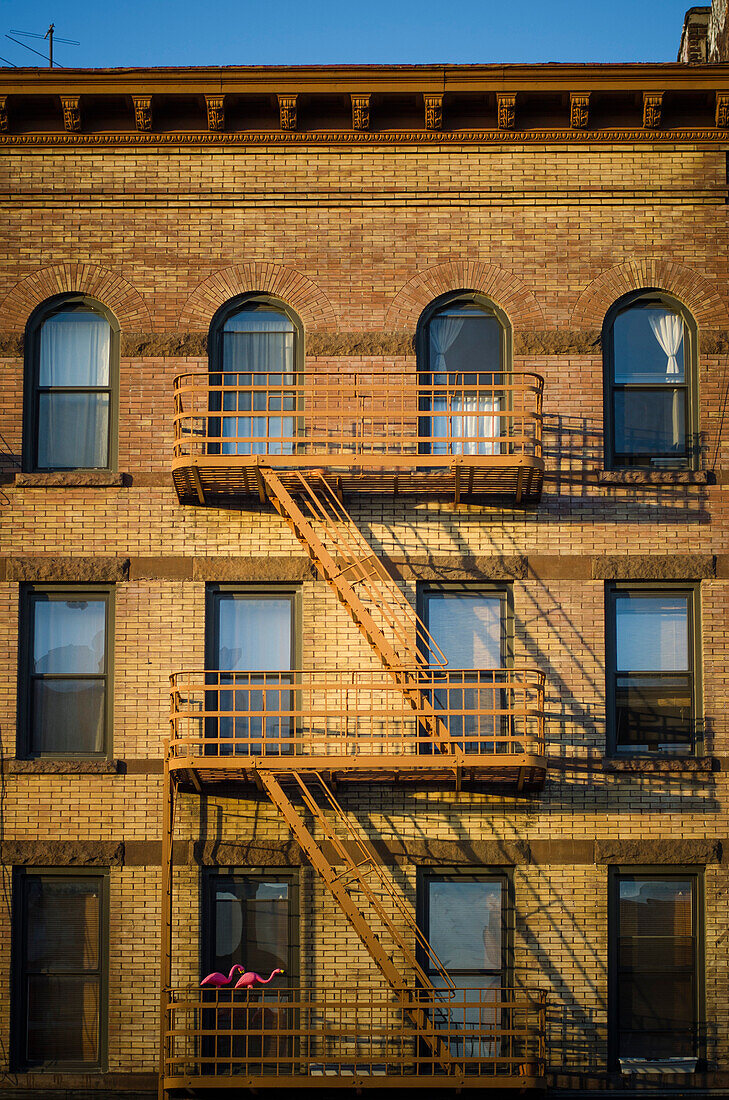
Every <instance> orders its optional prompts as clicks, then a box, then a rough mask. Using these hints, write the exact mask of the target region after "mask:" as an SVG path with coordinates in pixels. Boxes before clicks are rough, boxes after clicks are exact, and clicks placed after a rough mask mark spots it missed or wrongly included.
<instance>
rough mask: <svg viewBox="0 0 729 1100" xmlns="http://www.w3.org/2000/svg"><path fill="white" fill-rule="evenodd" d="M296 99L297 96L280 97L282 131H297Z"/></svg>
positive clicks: (279, 108)
mask: <svg viewBox="0 0 729 1100" xmlns="http://www.w3.org/2000/svg"><path fill="white" fill-rule="evenodd" d="M296 99H297V97H296V96H295V95H280V96H279V97H278V111H279V117H280V120H281V129H282V130H295V129H296V125H297V119H296Z"/></svg>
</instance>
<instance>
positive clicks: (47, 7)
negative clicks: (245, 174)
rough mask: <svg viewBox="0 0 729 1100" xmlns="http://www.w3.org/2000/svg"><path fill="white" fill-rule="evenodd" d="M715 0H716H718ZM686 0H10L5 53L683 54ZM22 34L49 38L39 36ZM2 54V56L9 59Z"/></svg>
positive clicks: (505, 58) (19, 60)
mask: <svg viewBox="0 0 729 1100" xmlns="http://www.w3.org/2000/svg"><path fill="white" fill-rule="evenodd" d="M707 2H708V0H707ZM689 6H690V4H689V3H687V2H686V0H609V2H603V0H579V2H578V0H459V2H458V3H457V4H456V3H454V2H453V0H450V2H448V0H446V2H444V0H367V2H362V0H360V3H358V4H354V3H352V0H347V2H343V0H339V2H338V0H277V3H276V5H275V6H274V5H273V4H263V3H261V2H260V0H203V2H202V3H201V2H200V0H116V2H114V0H0V55H2V56H3V57H4V58H6V59H8V60H10V61H12V62H15V64H19V65H28V64H30V65H34V64H36V63H37V64H39V65H42V64H43V62H42V60H41V58H39V57H38V58H36V57H35V55H34V54H32V53H29V52H28V51H27V50H24V49H23V48H22V47H20V46H18V45H16V44H15V43H13V42H10V41H8V39H7V38H5V37H3V36H4V35H5V34H6V33H8V31H10V30H12V29H14V28H18V29H20V30H24V31H35V32H38V33H41V34H43V33H44V32H45V31H46V29H47V27H48V24H49V23H50V22H54V23H55V25H56V31H55V33H56V35H58V36H60V37H63V38H73V39H77V40H78V41H80V43H81V45H80V46H64V45H61V44H59V45H58V46H57V49H56V52H55V56H56V59H57V60H58V61H59V62H60V63H61V64H62V65H64V66H66V67H75V66H80V67H86V66H92V67H101V68H106V67H114V66H135V65H142V66H144V65H304V64H334V63H337V62H344V63H347V62H349V63H353V64H372V63H377V62H383V63H387V64H397V63H404V64H411V63H418V64H421V63H429V62H462V63H474V62H487V63H493V62H496V63H500V62H515V61H521V62H537V61H590V62H595V61H675V60H676V51H677V49H678V43H679V39H680V36H681V27H682V25H683V17H684V13H685V11H686V9H687V8H688V7H689ZM22 41H24V42H26V43H27V44H28V45H30V46H32V47H34V48H39V49H43V47H44V43H43V42H40V41H37V40H34V39H32V38H24V39H22ZM0 64H1V63H0Z"/></svg>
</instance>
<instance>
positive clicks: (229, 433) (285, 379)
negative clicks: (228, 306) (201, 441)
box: [221, 310, 295, 455]
mask: <svg viewBox="0 0 729 1100" xmlns="http://www.w3.org/2000/svg"><path fill="white" fill-rule="evenodd" d="M223 374H224V376H225V377H224V378H223V386H225V385H232V386H236V385H240V386H249V385H250V386H254V387H256V386H257V387H260V389H259V390H257V391H256V390H254V391H253V393H252V394H249V393H237V392H236V391H235V390H227V391H226V390H225V389H224V390H223V394H222V411H223V412H235V413H237V414H238V415H236V416H224V417H223V418H222V421H221V435H222V437H223V439H225V440H229V442H225V443H223V444H222V446H221V453H222V454H239V455H250V454H274V455H281V454H292V453H293V446H294V444H293V436H294V431H295V418H294V417H293V416H283V415H271V414H272V413H274V414H275V413H279V414H282V413H284V412H285V411H287V410H290V409H293V407H294V404H295V395H294V393H293V391H292V390H291V388H290V387H292V386H293V384H294V381H295V376H294V327H293V325H292V323H291V321H290V320H289V319H288V317H286V316H284V314H282V313H277V312H275V311H273V310H270V311H265V310H242V311H241V312H240V313H237V314H235V316H234V317H231V318H230V319H229V320H228V321H227V322H226V324H225V327H224V329H223ZM287 388H288V392H287ZM241 414H242V415H241Z"/></svg>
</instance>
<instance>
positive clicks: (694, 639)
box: [605, 581, 705, 760]
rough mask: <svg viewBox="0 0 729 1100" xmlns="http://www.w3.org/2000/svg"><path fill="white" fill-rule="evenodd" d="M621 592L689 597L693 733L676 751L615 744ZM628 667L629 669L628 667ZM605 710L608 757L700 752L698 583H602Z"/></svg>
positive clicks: (662, 756) (651, 757) (674, 755)
mask: <svg viewBox="0 0 729 1100" xmlns="http://www.w3.org/2000/svg"><path fill="white" fill-rule="evenodd" d="M620 595H629V596H637V597H640V596H646V597H651V596H659V595H665V596H670V595H674V596H686V597H687V599H688V615H687V623H688V632H689V638H688V653H689V664H690V667H689V670H688V675H689V676H690V678H691V723H692V727H693V736H692V741H691V745H690V746H686V747H685V748H683V749H680V750H678V751H676V752H666V751H665V750H664V751H661V750H655V751H654V750H651V749H631V748H630V747H629V746H622V747H621V746H620V745H618V740H617V707H616V699H615V694H616V693H615V680H616V677H617V628H616V617H615V600H616V598H618V597H619V596H620ZM628 671H629V670H628ZM605 712H606V724H607V729H606V753H607V755H608V756H609V757H613V758H619V759H623V758H625V757H643V758H645V759H649V760H655V759H661V760H663V759H669V760H673V759H680V758H681V757H686V756H693V757H696V756H703V754H704V752H705V742H704V700H703V677H702V665H701V587H700V585H699V584H698V583H691V582H687V583H683V584H682V583H681V582H680V581H676V582H673V583H663V582H661V581H652V582H651V581H611V582H609V583H608V584H606V586H605Z"/></svg>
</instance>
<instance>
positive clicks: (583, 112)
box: [570, 92, 590, 130]
mask: <svg viewBox="0 0 729 1100" xmlns="http://www.w3.org/2000/svg"><path fill="white" fill-rule="evenodd" d="M589 121H590V93H589V92H572V94H571V95H570V126H571V127H572V129H573V130H585V129H586V128H587V126H588V124H589Z"/></svg>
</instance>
